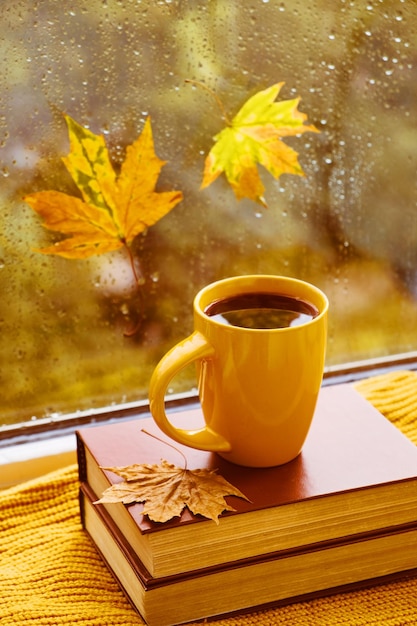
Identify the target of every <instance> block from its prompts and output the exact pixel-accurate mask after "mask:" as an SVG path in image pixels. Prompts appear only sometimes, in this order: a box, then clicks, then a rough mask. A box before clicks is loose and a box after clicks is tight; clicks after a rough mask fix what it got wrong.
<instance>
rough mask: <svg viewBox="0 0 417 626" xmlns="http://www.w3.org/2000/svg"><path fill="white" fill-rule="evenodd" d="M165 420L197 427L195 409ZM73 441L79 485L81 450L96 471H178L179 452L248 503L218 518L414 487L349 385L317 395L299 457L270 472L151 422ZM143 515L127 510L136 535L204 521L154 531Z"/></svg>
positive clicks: (387, 434) (186, 518)
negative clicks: (399, 485) (382, 488)
mask: <svg viewBox="0 0 417 626" xmlns="http://www.w3.org/2000/svg"><path fill="white" fill-rule="evenodd" d="M169 417H170V419H171V420H172V421H173V422H174V423H176V424H177V425H178V426H181V427H185V428H194V427H198V426H199V425H200V424H201V422H202V419H203V418H202V414H201V411H200V409H198V408H197V409H190V410H184V411H180V412H177V413H175V412H173V413H170V416H169ZM144 431H146V432H144ZM147 433H151V434H154V435H156V436H157V437H159V438H160V439H162V441H158V440H156V439H154V438H153V437H151V436H149V434H147ZM77 437H78V454H79V467H80V480H81V482H86V467H85V448H84V446H87V447H88V448H89V450H90V452H91V454H92V455H93V457H94V458H95V459H96V462H97V464H98V465H99V466H102V467H109V466H113V467H114V466H125V465H130V464H134V463H159V462H160V460H161V459H162V458H163V459H166V460H167V461H168V462H170V463H173V464H175V465H178V466H181V467H182V466H183V464H184V461H183V458H182V456H181V454H179V453H178V452H177V450H181V451H182V452H183V453H184V454H185V455H186V457H187V467H188V469H196V468H202V469H203V468H207V469H217V470H218V472H219V474H221V475H222V476H223V477H224V478H225V479H226V480H228V481H229V482H231V483H232V484H233V485H235V486H236V487H237V488H238V489H240V490H241V491H242V492H243V493H244V494H245V495H246V496H247V498H249V500H250V502H246V501H245V500H243V499H239V498H236V497H231V498H229V501H230V503H231V504H232V506H233V507H234V508H235V509H236V512H231V513H225V514H224V515H235V514H238V513H242V512H246V511H251V510H259V509H262V508H268V507H275V506H279V505H285V504H290V503H293V502H297V501H301V500H305V499H310V498H319V497H323V496H326V495H328V494H335V493H343V492H345V491H350V490H357V489H364V488H369V487H372V486H375V485H383V484H387V483H392V482H399V481H407V480H416V479H417V448H416V447H415V446H414V445H413V443H412V442H411V441H409V440H408V439H407V438H406V437H405V436H404V435H403V434H402V433H401V432H400V431H399V430H398V429H397V428H395V427H394V426H393V425H392V424H391V423H390V422H389V421H388V420H387V419H386V418H384V417H383V416H382V415H381V414H380V413H379V412H378V411H377V410H376V409H375V408H374V407H373V406H372V405H371V404H370V403H369V402H367V401H366V400H365V399H364V398H363V397H362V396H361V395H360V394H359V393H358V392H357V391H356V390H355V389H354V388H353V386H352V385H350V384H342V385H334V386H328V387H323V388H322V390H321V392H320V395H319V399H318V403H317V408H316V413H315V416H314V419H313V423H312V426H311V428H310V432H309V434H308V437H307V441H306V443H305V445H304V448H303V450H302V452H301V454H300V455H299V456H298V457H297V458H296V459H294V460H293V461H291V462H289V463H287V464H285V465H282V466H279V467H274V468H262V469H253V468H246V467H241V466H238V465H234V464H232V463H229V462H228V461H225V460H224V459H222V458H221V457H220V456H218V455H216V454H215V453H210V452H204V451H200V450H194V449H192V448H188V447H186V446H182V445H180V444H177V443H174V442H172V441H171V440H170V439H169V438H168V437H166V436H165V435H164V434H163V433H161V431H160V430H159V428H158V427H157V426H156V424H155V423H154V421H153V419H152V418H138V419H133V420H130V421H121V422H119V423H114V424H111V425H106V426H95V427H89V428H83V429H81V430H80V431H78V433H77ZM164 441H166V442H168V443H169V444H173V445H174V446H175V448H177V450H175V449H173V448H172V447H170V446H168V445H166V444H165V443H163V442H164ZM106 476H107V478H108V481H109V485H110V484H113V483H115V482H118V481H120V480H121V478H119V477H118V476H116V475H115V474H113V473H112V472H106ZM96 495H98V496H99V497H100V496H101V494H96ZM142 509H143V505H142V504H135V505H132V506H129V511H130V513H131V515H132V516H133V518H134V519H135V521H136V523H137V524H138V526H139V527H140V529H141V531H142V532H152V531H157V530H158V529H165V528H168V527H173V526H176V525H179V524H184V523H190V522H193V521H202V520H204V518H201V517H194V516H193V515H192V514H191V513H190V512H189V511H188V509H185V510H184V512H183V514H182V516H181V517H180V518H175V519H173V520H171V521H170V522H167V523H165V524H155V523H153V522H151V521H149V520H148V519H147V517H144V516H142Z"/></svg>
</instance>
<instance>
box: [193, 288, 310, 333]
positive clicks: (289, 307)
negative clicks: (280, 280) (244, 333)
mask: <svg viewBox="0 0 417 626" xmlns="http://www.w3.org/2000/svg"><path fill="white" fill-rule="evenodd" d="M204 313H205V314H206V315H208V316H210V317H211V318H212V319H213V320H215V321H217V322H220V323H221V324H225V325H226V326H240V327H241V328H253V329H273V328H288V327H290V326H300V325H301V324H306V323H307V322H310V321H311V320H313V319H314V318H315V317H317V315H318V314H319V311H318V309H317V308H316V307H315V306H314V305H313V304H311V302H307V301H306V300H302V299H301V298H294V297H292V296H287V295H284V294H277V293H256V292H254V293H242V294H239V295H237V296H232V297H230V298H224V299H222V300H216V301H214V302H212V303H211V304H209V305H208V307H206V309H205V310H204Z"/></svg>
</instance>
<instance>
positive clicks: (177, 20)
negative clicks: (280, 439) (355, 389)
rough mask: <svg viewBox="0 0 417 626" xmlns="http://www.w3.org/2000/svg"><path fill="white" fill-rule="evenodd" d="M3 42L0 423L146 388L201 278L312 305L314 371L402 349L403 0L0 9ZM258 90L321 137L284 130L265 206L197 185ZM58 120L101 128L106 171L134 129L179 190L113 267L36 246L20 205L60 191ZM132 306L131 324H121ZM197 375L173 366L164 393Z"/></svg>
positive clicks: (414, 287)
mask: <svg viewBox="0 0 417 626" xmlns="http://www.w3.org/2000/svg"><path fill="white" fill-rule="evenodd" d="M1 19H2V26H3V28H2V35H1V38H0V49H1V58H2V71H1V74H0V83H1V89H0V175H1V186H0V224H1V227H0V281H1V293H2V298H1V301H0V328H1V352H0V359H1V366H0V381H1V389H2V398H1V404H0V412H1V416H0V425H1V424H10V423H14V422H24V421H27V420H30V419H34V418H40V417H45V416H53V415H54V414H57V413H62V412H73V411H76V410H82V409H87V408H91V407H100V406H104V405H107V404H115V403H120V402H130V401H135V400H138V399H141V398H146V394H147V386H148V382H149V378H150V375H151V372H152V369H153V367H154V366H155V364H156V362H157V360H159V358H160V357H161V356H162V354H163V353H164V352H166V351H167V350H168V349H169V348H170V347H171V346H172V345H173V344H174V343H175V342H176V341H177V340H178V339H180V338H182V337H184V336H185V335H186V334H188V333H189V332H190V331H191V328H192V315H191V303H192V300H193V297H194V295H195V293H196V292H197V291H198V290H199V289H200V288H201V287H202V286H203V285H205V284H207V283H208V282H210V281H212V280H215V279H218V278H222V277H225V276H229V275H233V274H243V273H249V272H250V273H277V274H285V275H289V276H296V277H299V278H302V279H306V280H309V281H311V282H314V283H315V284H317V285H318V286H319V287H321V288H322V289H323V290H324V291H326V293H327V294H328V296H329V299H330V304H331V311H330V322H329V323H330V328H329V344H328V356H327V363H328V366H336V365H338V364H344V363H348V362H352V361H357V360H362V359H368V358H375V357H384V356H387V355H392V354H396V353H404V352H410V351H414V350H415V349H416V346H417V302H416V298H417V206H416V205H417V177H416V165H417V115H416V112H417V111H416V109H417V105H416V102H417V32H416V31H417V3H414V2H410V1H408V2H407V1H403V0H368V1H361V0H358V1H356V2H354V1H351V2H347V1H344V0H312V1H311V2H308V3H306V2H305V1H304V0H298V1H297V0H287V1H285V2H279V1H275V0H269V1H267V0H252V1H251V2H245V3H242V2H239V1H238V0H208V1H207V2H205V1H204V2H203V1H200V0H196V1H194V0H188V1H187V0H171V1H168V0H166V1H158V2H155V1H154V0H149V1H147V0H142V1H139V0H130V1H129V0H127V1H123V2H122V1H118V0H89V1H88V2H87V1H86V0H78V1H73V2H71V3H57V2H55V1H54V0H43V1H42V2H35V1H30V2H27V1H26V0H25V1H23V0H13V2H12V1H11V0H3V3H2V18H1ZM186 79H191V80H194V81H200V82H202V83H203V84H205V85H206V86H207V87H209V88H210V89H212V90H214V91H215V92H216V94H217V95H218V96H219V98H220V99H221V100H222V102H223V104H224V106H225V108H226V110H227V112H228V113H229V116H230V117H232V116H233V115H234V114H235V113H236V112H237V111H238V109H239V108H240V107H241V106H242V104H243V103H244V102H245V100H247V98H248V97H249V96H251V95H253V94H254V93H255V92H257V91H259V90H260V89H265V88H266V87H268V86H270V85H272V84H273V83H276V82H279V81H285V86H284V87H283V89H282V91H281V94H280V98H282V99H289V98H293V97H296V96H301V99H302V100H301V103H300V105H299V108H300V110H301V111H303V112H305V113H307V115H308V119H309V122H311V123H313V124H315V125H316V127H317V128H318V129H319V130H320V134H319V135H315V134H306V135H304V136H301V137H298V138H290V139H289V140H288V143H289V144H290V145H291V146H292V147H294V148H295V149H296V150H297V151H298V152H299V154H300V157H299V158H300V162H301V165H302V167H303V169H304V171H305V174H306V175H305V177H304V178H301V177H298V176H292V177H291V176H283V177H282V178H281V179H280V180H279V181H275V180H274V179H273V178H272V177H270V176H269V175H268V174H267V173H265V176H263V181H264V183H265V186H266V195H267V198H268V205H269V208H268V209H263V208H261V207H260V206H258V205H256V204H255V203H253V202H251V201H246V200H244V201H241V202H237V201H236V200H235V197H234V195H233V192H232V191H231V189H230V187H228V185H227V183H226V182H225V180H224V178H223V177H221V178H219V179H218V180H217V181H216V182H215V183H214V184H213V185H212V186H211V187H209V188H208V189H205V190H202V191H200V190H199V187H200V184H201V177H202V170H203V163H204V157H205V155H206V154H207V152H208V151H209V149H210V147H211V145H212V137H213V136H214V135H215V134H216V133H217V132H218V131H219V130H221V128H222V127H223V125H224V123H223V120H222V118H221V113H220V111H219V110H218V109H217V107H216V105H215V103H214V101H213V99H212V98H211V97H210V95H209V94H208V93H206V92H205V90H201V89H198V88H195V87H194V86H192V85H191V84H187V83H186V82H185V81H186ZM63 113H67V114H68V115H70V116H71V117H72V118H74V119H75V120H76V121H77V122H78V123H80V124H82V125H83V126H86V127H89V128H90V129H91V130H92V131H93V132H95V133H102V134H103V135H104V136H105V139H106V142H107V145H108V147H109V149H110V153H111V157H112V159H113V162H114V164H115V167H116V168H117V166H118V165H120V163H121V162H122V161H123V159H124V154H125V148H126V146H127V145H128V144H130V143H132V141H134V139H136V137H137V136H138V135H139V133H140V132H141V130H142V128H143V125H144V122H145V119H146V117H147V116H148V115H150V116H151V119H152V128H153V133H154V141H155V151H156V154H157V155H158V156H159V157H160V158H161V159H163V160H166V161H167V165H166V166H165V167H164V169H163V171H162V175H161V177H160V180H159V183H158V189H159V190H161V191H164V190H171V189H178V190H181V191H182V192H183V194H184V200H183V202H182V203H181V204H179V205H178V206H177V207H175V209H174V210H173V211H172V212H171V213H170V214H169V215H167V216H166V217H164V218H163V219H162V220H161V221H160V222H159V223H158V224H156V225H155V226H153V227H152V228H150V229H149V230H148V231H147V232H146V233H145V234H144V235H140V236H139V237H138V238H137V239H136V241H135V246H134V248H135V253H136V254H137V256H138V258H139V259H140V263H141V268H142V271H143V274H144V277H145V283H144V285H143V287H142V290H141V294H140V295H138V293H137V291H136V290H135V287H134V284H133V282H132V279H131V271H130V267H129V262H128V259H127V258H126V257H125V256H124V254H123V253H120V252H115V253H109V254H106V255H103V256H97V257H93V258H91V259H87V260H80V261H75V260H66V259H63V258H59V257H47V256H43V255H40V254H38V253H37V252H36V251H35V249H36V248H40V247H44V246H47V245H50V244H51V243H53V242H54V241H55V240H56V239H57V236H56V235H54V234H53V233H50V232H48V231H46V230H45V229H44V228H43V227H42V225H41V220H40V219H39V218H38V217H37V216H36V215H35V214H34V212H33V211H32V210H31V209H30V207H29V206H28V205H27V204H25V203H24V202H23V201H22V198H23V197H24V196H25V195H26V194H28V193H33V192H36V191H41V190H45V189H57V190H60V191H63V192H65V193H71V194H76V193H77V192H76V189H75V188H74V186H73V183H72V182H71V179H70V177H69V175H68V173H67V171H66V170H65V168H64V165H63V163H62V161H61V157H62V156H65V155H66V154H67V153H68V149H69V145H68V135H67V130H66V126H65V122H64V118H63V115H62V114H63ZM138 311H141V312H142V313H143V315H144V319H143V321H142V323H141V325H140V328H139V330H138V332H137V333H136V334H134V335H133V336H132V337H125V336H124V331H125V330H126V329H130V328H132V327H134V326H135V324H136V323H137V321H138V315H139V313H138ZM192 385H194V379H193V376H192V374H191V373H190V372H188V370H186V371H184V375H183V376H182V377H179V378H178V380H176V381H175V384H174V386H173V389H172V391H173V392H180V391H186V390H188V389H190V387H191V386H192Z"/></svg>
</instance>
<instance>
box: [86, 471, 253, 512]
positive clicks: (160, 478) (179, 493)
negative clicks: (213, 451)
mask: <svg viewBox="0 0 417 626" xmlns="http://www.w3.org/2000/svg"><path fill="white" fill-rule="evenodd" d="M102 469H104V470H107V471H111V472H114V473H115V474H117V475H118V476H121V477H122V478H123V479H124V480H123V482H120V483H116V484H114V485H112V486H111V487H109V488H108V489H106V490H105V491H104V493H103V495H102V497H101V499H100V500H98V501H97V502H96V504H105V503H115V502H122V503H123V504H132V503H134V502H145V506H144V508H143V515H147V516H148V517H149V519H150V520H152V521H154V522H167V521H168V520H170V519H172V518H173V517H177V516H179V515H181V513H182V511H183V509H184V508H185V507H188V509H189V510H190V511H191V513H193V514H194V515H203V516H204V517H207V518H208V519H212V520H213V521H215V522H216V523H217V524H218V523H219V519H218V518H219V515H220V514H221V513H223V512H224V511H234V510H235V509H234V508H233V507H232V506H230V505H229V504H228V503H227V502H226V500H225V499H224V497H225V496H238V497H239V498H244V499H245V500H247V498H246V496H244V495H243V493H242V492H241V491H239V489H237V488H236V487H234V486H233V485H231V484H230V483H229V482H228V481H227V480H226V479H225V478H223V477H222V476H220V475H219V474H216V471H215V470H207V469H195V470H188V469H184V468H181V467H177V466H175V465H172V464H171V463H168V462H167V461H165V460H162V461H161V464H160V465H150V464H147V463H143V464H136V465H127V466H126V467H103V468H102Z"/></svg>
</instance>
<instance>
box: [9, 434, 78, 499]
mask: <svg viewBox="0 0 417 626" xmlns="http://www.w3.org/2000/svg"><path fill="white" fill-rule="evenodd" d="M76 460H77V456H76V440H75V436H74V434H71V435H65V436H62V437H51V438H48V439H46V440H42V441H34V442H29V443H25V444H16V445H10V446H7V447H5V448H2V449H0V489H7V488H8V487H12V486H14V485H17V484H19V483H22V482H25V481H27V480H31V479H33V478H38V477H39V476H42V475H43V474H47V473H48V472H52V471H54V470H56V469H59V468H61V467H65V466H66V465H72V464H73V463H76Z"/></svg>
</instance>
